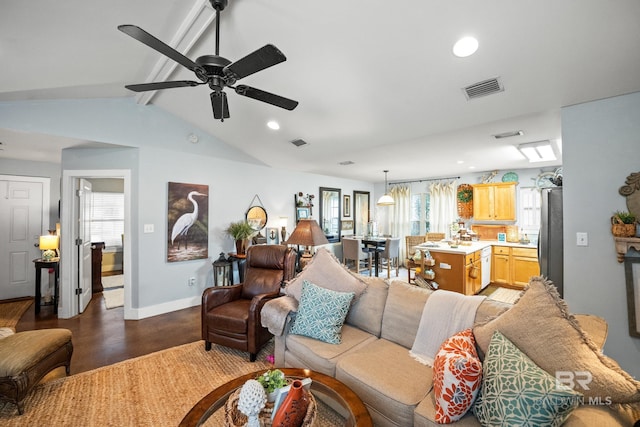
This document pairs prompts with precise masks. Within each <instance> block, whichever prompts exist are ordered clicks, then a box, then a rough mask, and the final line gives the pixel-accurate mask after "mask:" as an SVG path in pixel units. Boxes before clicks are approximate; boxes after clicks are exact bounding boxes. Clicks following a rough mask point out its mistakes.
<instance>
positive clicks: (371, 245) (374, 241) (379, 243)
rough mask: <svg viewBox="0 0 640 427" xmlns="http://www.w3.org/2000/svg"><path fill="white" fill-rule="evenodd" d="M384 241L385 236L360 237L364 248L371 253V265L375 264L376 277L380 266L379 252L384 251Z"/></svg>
mask: <svg viewBox="0 0 640 427" xmlns="http://www.w3.org/2000/svg"><path fill="white" fill-rule="evenodd" d="M386 243H387V238H386V237H377V236H364V237H363V238H362V244H363V245H364V248H365V250H366V251H367V252H369V253H373V259H374V261H373V265H374V266H375V271H376V273H375V274H376V277H378V270H379V266H380V252H382V251H384V247H385V245H386Z"/></svg>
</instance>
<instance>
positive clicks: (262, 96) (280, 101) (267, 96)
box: [235, 85, 298, 111]
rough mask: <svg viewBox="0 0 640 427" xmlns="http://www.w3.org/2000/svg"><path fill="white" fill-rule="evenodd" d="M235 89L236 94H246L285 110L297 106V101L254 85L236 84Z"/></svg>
mask: <svg viewBox="0 0 640 427" xmlns="http://www.w3.org/2000/svg"><path fill="white" fill-rule="evenodd" d="M235 91H236V93H237V94H238V95H242V96H246V97H249V98H252V99H257V100H258V101H262V102H266V103H267V104H271V105H275V106H276V107H280V108H284V109H285V110H289V111H291V110H293V109H294V108H296V107H297V106H298V101H294V100H293V99H289V98H285V97H282V96H280V95H274V94H273V93H269V92H265V91H263V90H260V89H256V88H254V87H250V86H245V85H238V86H236V87H235Z"/></svg>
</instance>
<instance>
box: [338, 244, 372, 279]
mask: <svg viewBox="0 0 640 427" xmlns="http://www.w3.org/2000/svg"><path fill="white" fill-rule="evenodd" d="M348 261H354V264H355V270H356V273H360V263H361V262H363V261H364V262H365V263H366V264H365V265H366V266H367V269H368V270H369V271H371V254H370V253H368V252H365V251H364V250H363V249H362V239H350V238H343V239H342V263H343V264H344V265H347V266H348V264H347V263H348Z"/></svg>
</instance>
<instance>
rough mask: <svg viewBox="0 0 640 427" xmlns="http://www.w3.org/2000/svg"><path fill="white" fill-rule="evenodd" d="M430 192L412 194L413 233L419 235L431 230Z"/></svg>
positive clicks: (411, 219)
mask: <svg viewBox="0 0 640 427" xmlns="http://www.w3.org/2000/svg"><path fill="white" fill-rule="evenodd" d="M429 205H430V204H429V194H428V193H420V194H412V195H411V218H410V223H411V235H412V236H419V235H421V234H426V233H427V232H429V228H430V227H429Z"/></svg>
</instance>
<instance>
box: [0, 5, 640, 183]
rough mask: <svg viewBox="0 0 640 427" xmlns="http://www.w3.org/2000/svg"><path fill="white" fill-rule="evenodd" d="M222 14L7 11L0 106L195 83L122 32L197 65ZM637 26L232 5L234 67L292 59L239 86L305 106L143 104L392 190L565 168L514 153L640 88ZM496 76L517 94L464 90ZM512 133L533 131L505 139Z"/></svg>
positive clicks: (270, 158) (207, 10)
mask: <svg viewBox="0 0 640 427" xmlns="http://www.w3.org/2000/svg"><path fill="white" fill-rule="evenodd" d="M214 17H215V12H214V10H213V9H212V7H211V5H210V4H209V1H208V0H182V1H178V0H155V1H153V2H149V1H141V0H112V1H109V2H97V1H87V0H66V1H64V2H52V1H48V0H32V1H28V2H25V1H11V2H4V4H3V5H2V8H1V13H0V35H1V37H0V63H2V64H3V65H2V68H1V69H0V76H1V78H0V102H3V101H20V100H34V99H35V100H38V99H73V98H105V97H109V98H110V97H134V96H136V94H135V93H134V92H131V91H129V90H127V89H125V88H124V85H125V84H132V83H143V82H146V81H162V80H193V79H194V75H193V73H192V72H191V71H189V70H187V69H185V68H184V67H182V66H179V65H178V66H175V65H176V64H175V63H174V62H173V61H171V60H168V61H166V60H165V57H164V56H163V55H161V54H159V53H157V52H156V51H154V50H152V49H151V48H149V47H147V46H145V45H143V44H142V43H140V42H138V41H136V40H134V39H133V38H131V37H129V36H127V35H126V34H123V33H122V32H120V31H118V30H117V26H118V25H120V24H135V25H138V26H140V27H141V28H143V29H144V30H146V31H147V32H149V33H151V34H153V35H154V36H156V37H157V38H159V39H160V40H162V41H164V42H166V43H167V44H170V45H172V46H176V48H177V49H178V50H179V51H181V52H182V53H183V54H184V55H185V56H187V57H189V58H191V59H193V60H195V58H197V57H199V56H201V55H207V54H213V53H214V51H215V19H214ZM638 22H640V2H638V1H637V0H616V1H610V2H603V1H602V0H564V1H553V0H538V1H532V0H526V1H517V2H513V1H505V0H503V1H499V0H485V1H482V2H479V1H475V0H459V1H453V2H451V1H449V2H443V1H435V0H406V1H399V2H388V1H381V0H367V1H365V0H351V1H346V2H332V3H327V2H318V1H304V0H278V1H274V0H270V1H267V0H250V1H249V0H229V5H228V6H227V7H226V9H225V10H224V11H223V12H222V16H221V19H220V24H221V28H220V30H221V35H220V55H221V56H223V57H225V58H227V59H229V60H231V61H235V60H237V59H240V58H242V57H244V56H245V55H247V54H248V53H250V52H252V51H254V50H256V49H258V48H259V47H261V46H263V45H265V44H267V43H272V44H274V45H275V46H277V47H278V48H279V49H280V50H281V51H282V52H283V53H284V54H285V55H286V57H287V61H286V62H283V63H281V64H278V65H276V66H273V67H271V68H268V69H266V70H263V71H261V72H259V73H256V74H254V75H251V76H248V77H246V78H244V79H242V80H241V81H240V83H242V84H246V85H249V86H253V87H257V88H259V89H262V90H265V91H268V92H273V93H276V94H279V95H282V96H285V97H287V98H292V99H295V100H297V101H299V106H298V107H297V108H296V109H295V110H293V111H286V110H283V109H280V108H277V107H274V106H271V105H268V104H265V103H262V102H258V101H256V100H253V99H249V98H247V97H242V96H239V95H237V94H236V93H234V92H233V90H232V89H227V90H226V92H227V93H228V100H229V110H230V114H231V117H230V118H229V119H227V120H225V121H224V123H222V122H220V121H216V120H214V119H213V116H212V111H211V100H210V98H209V93H210V92H211V89H209V88H208V87H207V86H206V85H203V86H199V87H185V88H176V89H166V90H163V91H158V92H153V93H150V95H152V96H151V97H148V96H146V97H144V98H143V97H138V98H137V99H138V101H139V102H141V103H143V104H144V103H146V102H150V103H151V104H154V105H156V106H158V107H159V108H162V109H164V110H166V111H168V112H169V113H171V114H173V115H175V116H176V117H178V118H181V119H183V120H186V121H187V122H189V123H192V124H193V125H194V126H195V127H197V128H198V129H200V130H201V131H202V132H207V133H209V134H211V135H214V136H216V137H217V138H219V139H221V140H222V141H224V142H226V143H227V144H229V145H231V146H234V147H237V148H239V149H241V150H243V151H245V152H246V153H248V154H250V155H251V156H253V157H255V158H258V159H260V160H262V161H263V162H265V163H267V164H269V165H272V166H274V167H286V168H289V169H292V170H298V171H305V172H311V173H320V174H326V175H335V176H341V177H346V178H353V179H359V180H366V181H372V182H380V181H381V180H382V179H383V173H382V170H384V169H388V170H389V171H390V172H389V180H390V181H394V180H402V179H415V178H426V177H444V176H451V175H454V174H461V173H468V172H473V171H477V172H480V171H490V170H495V169H520V168H529V167H536V168H540V167H545V166H547V167H549V166H555V165H558V164H560V163H561V159H560V160H558V161H556V162H551V163H541V164H540V163H538V164H531V163H529V162H528V161H526V160H525V159H524V158H523V157H522V155H521V154H520V153H519V152H518V151H517V150H516V149H515V146H517V145H518V144H521V143H526V142H532V141H538V140H552V141H554V142H557V141H559V140H560V138H561V126H560V125H561V123H560V109H561V107H563V106H567V105H572V104H576V103H582V102H586V101H591V100H596V99H601V98H606V97H611V96H616V95H621V94H625V93H630V92H635V91H639V90H640V54H639V52H640V25H638ZM466 35H472V36H474V37H476V38H477V39H478V41H479V49H478V51H477V52H476V53H475V54H474V55H472V56H470V57H467V58H458V57H456V56H454V55H453V54H452V51H451V49H452V46H453V44H454V43H455V41H456V40H457V39H459V38H460V37H462V36H466ZM163 66H164V68H161V67H163ZM167 67H169V68H167ZM158 70H160V71H159V74H158V75H156V72H157V71H158ZM493 78H498V79H499V80H500V82H501V83H502V85H503V88H504V91H501V92H498V93H495V94H491V95H487V96H483V97H479V98H477V99H472V100H468V99H467V98H466V96H465V92H464V91H463V88H464V87H466V86H469V85H472V84H474V83H477V82H480V81H484V80H487V79H493ZM34 120H38V118H37V117H35V118H34ZM269 120H277V121H278V122H279V123H280V126H281V128H280V130H278V131H274V130H271V129H269V128H267V126H266V123H267V121H269ZM514 130H522V131H523V133H524V134H523V135H521V136H516V137H512V138H504V139H500V140H498V139H495V138H494V137H493V136H492V135H495V134H498V133H502V132H507V131H514ZM296 139H302V140H304V141H306V142H307V143H308V144H307V145H305V146H302V147H296V146H295V145H293V144H291V141H293V140H296ZM0 141H1V142H2V143H3V147H4V150H3V151H0V157H9V158H25V159H29V158H30V157H29V156H30V153H35V152H40V153H42V152H43V150H52V151H53V153H55V152H56V150H57V152H58V153H59V150H60V148H61V147H63V146H71V145H75V144H86V143H87V141H77V140H65V139H64V138H57V137H49V136H47V135H37V134H28V133H27V134H24V133H21V132H16V130H15V129H10V128H5V129H0ZM15 153H18V154H15ZM52 155H53V156H55V155H56V154H52ZM346 161H351V162H353V164H351V165H346V166H345V165H340V163H341V162H346ZM471 167H474V168H475V169H470V168H471Z"/></svg>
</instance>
